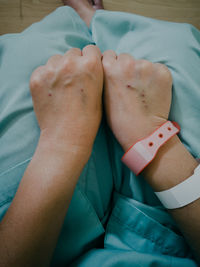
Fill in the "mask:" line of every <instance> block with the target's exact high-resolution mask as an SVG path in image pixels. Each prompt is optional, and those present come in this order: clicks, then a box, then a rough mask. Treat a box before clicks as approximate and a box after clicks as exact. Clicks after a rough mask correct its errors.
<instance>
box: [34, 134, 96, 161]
mask: <svg viewBox="0 0 200 267" xmlns="http://www.w3.org/2000/svg"><path fill="white" fill-rule="evenodd" d="M38 146H39V148H41V149H42V150H43V151H46V152H47V153H52V154H55V155H56V154H57V155H60V158H62V159H63V160H64V161H65V160H66V159H67V158H69V157H70V158H71V160H72V161H75V162H79V163H84V164H86V163H87V161H88V159H89V157H90V154H91V152H92V147H90V146H85V147H81V146H78V145H74V144H72V143H71V142H70V141H69V140H67V139H66V138H60V137H59V138H57V137H56V136H55V135H51V134H49V133H48V132H47V131H45V130H43V131H41V133H40V139H39V143H38Z"/></svg>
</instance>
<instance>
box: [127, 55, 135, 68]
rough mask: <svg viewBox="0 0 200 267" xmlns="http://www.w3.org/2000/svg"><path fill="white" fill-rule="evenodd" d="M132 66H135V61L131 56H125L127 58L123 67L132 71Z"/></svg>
mask: <svg viewBox="0 0 200 267" xmlns="http://www.w3.org/2000/svg"><path fill="white" fill-rule="evenodd" d="M134 67H135V62H134V60H133V58H131V57H127V59H126V61H125V68H127V69H128V70H130V71H132V70H133V69H134Z"/></svg>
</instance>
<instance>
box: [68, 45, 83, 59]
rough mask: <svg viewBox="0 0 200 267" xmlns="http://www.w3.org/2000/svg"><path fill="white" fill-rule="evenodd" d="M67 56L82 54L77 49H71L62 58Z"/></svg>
mask: <svg viewBox="0 0 200 267" xmlns="http://www.w3.org/2000/svg"><path fill="white" fill-rule="evenodd" d="M68 56H73V57H74V56H82V52H81V50H80V49H79V48H75V47H74V48H71V49H69V50H68V51H67V52H66V53H65V54H64V57H68Z"/></svg>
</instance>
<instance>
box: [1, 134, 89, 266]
mask: <svg viewBox="0 0 200 267" xmlns="http://www.w3.org/2000/svg"><path fill="white" fill-rule="evenodd" d="M72 150H73V151H72ZM75 150H76V148H70V149H68V148H67V147H65V146H63V145H60V147H58V145H57V144H56V143H54V142H50V143H49V142H46V141H44V140H43V139H42V138H41V139H40V141H39V144H38V147H37V150H36V152H35V154H34V156H33V159H32V161H31V163H30V165H29V166H28V168H27V170H26V172H25V174H24V177H23V178H22V181H21V183H20V186H19V188H18V191H17V193H16V196H15V198H14V199H13V202H12V204H11V206H10V208H9V209H8V212H7V213H6V215H5V217H4V218H3V220H2V222H1V224H0V236H1V238H0V255H1V258H0V265H1V266H16V267H17V266H20V267H24V266H29V267H31V266H49V263H50V260H51V256H52V253H53V251H54V248H55V246H56V241H57V238H58V235H59V233H60V230H61V227H62V224H63V220H64V217H65V215H66V212H67V209H68V206H69V204H70V200H71V198H72V195H73V191H74V188H75V186H76V183H77V181H78V177H79V175H80V172H81V170H82V168H83V167H84V164H85V163H86V159H85V158H84V155H83V154H82V153H79V151H75Z"/></svg>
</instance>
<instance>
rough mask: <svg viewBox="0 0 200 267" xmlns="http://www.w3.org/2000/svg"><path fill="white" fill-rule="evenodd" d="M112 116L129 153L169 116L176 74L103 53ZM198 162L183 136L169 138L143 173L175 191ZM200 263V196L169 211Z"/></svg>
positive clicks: (107, 102)
mask: <svg viewBox="0 0 200 267" xmlns="http://www.w3.org/2000/svg"><path fill="white" fill-rule="evenodd" d="M103 67H104V75H105V93H104V96H105V99H104V101H105V106H106V113H107V120H108V123H109V125H110V128H111V129H112V131H113V133H114V135H115V137H116V138H117V139H118V141H119V143H120V144H121V146H122V147H123V149H124V151H126V150H127V149H128V148H129V147H130V146H131V145H133V144H134V143H135V142H137V141H138V140H140V139H142V138H145V137H147V136H149V135H150V134H151V133H153V132H154V130H156V129H157V128H158V127H159V126H161V125H162V124H163V123H164V122H165V121H166V120H167V119H168V116H169V110H170V105H171V88H172V77H171V75H170V72H169V70H168V69H167V67H165V66H164V65H161V64H153V63H151V62H148V61H146V60H134V58H133V57H132V56H130V55H128V54H121V55H119V56H117V55H116V54H115V52H114V51H106V52H104V56H103ZM196 166H197V162H196V160H195V159H194V158H193V157H192V155H191V154H190V153H189V152H188V151H187V150H186V148H185V147H184V146H183V144H182V143H181V141H180V140H179V138H178V137H177V136H175V137H173V138H172V139H171V140H170V141H168V142H167V143H166V144H165V145H164V146H163V147H162V148H161V149H160V150H159V152H158V154H157V155H156V157H155V159H154V160H153V162H152V163H151V164H150V165H149V166H148V167H147V168H146V169H145V170H144V171H143V174H144V177H145V178H146V180H147V181H148V182H149V184H150V185H151V186H152V188H153V189H154V190H155V191H162V190H164V189H169V188H171V187H173V186H175V185H176V184H178V183H180V182H182V181H183V180H185V179H187V178H188V177H190V176H191V175H192V174H193V172H194V169H195V168H196ZM169 212H170V213H171V214H172V216H173V217H174V219H175V220H176V222H177V224H178V226H179V227H180V229H181V230H182V232H183V234H184V236H185V238H186V240H187V241H188V243H189V244H190V246H191V248H192V249H193V251H194V254H195V255H196V258H197V259H198V260H199V262H200V258H199V255H200V228H199V226H200V200H197V201H195V202H194V203H191V204H190V205H188V206H186V207H183V208H180V209H176V210H172V211H169Z"/></svg>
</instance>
